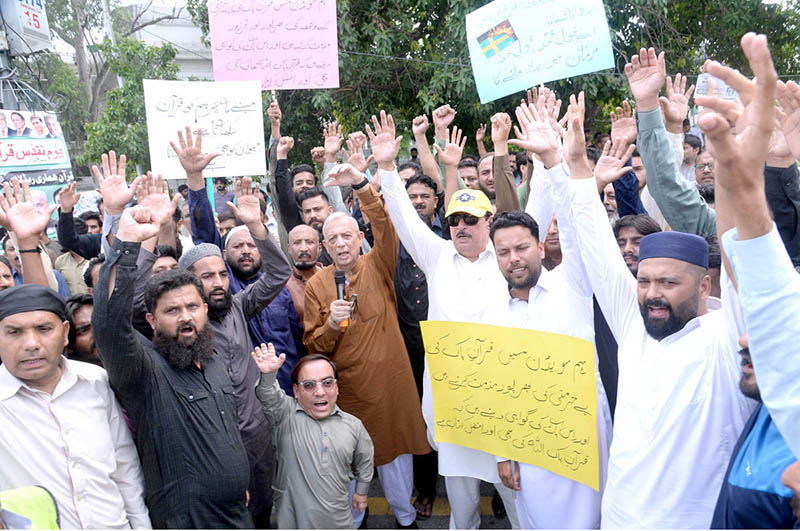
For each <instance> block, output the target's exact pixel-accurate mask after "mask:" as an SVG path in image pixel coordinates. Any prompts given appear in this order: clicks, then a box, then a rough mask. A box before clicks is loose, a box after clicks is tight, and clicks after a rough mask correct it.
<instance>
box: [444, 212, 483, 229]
mask: <svg viewBox="0 0 800 531" xmlns="http://www.w3.org/2000/svg"><path fill="white" fill-rule="evenodd" d="M479 219H481V218H479V217H478V216H473V215H472V214H451V215H450V217H448V218H447V223H448V225H450V226H451V227H457V226H458V224H459V223H461V220H464V225H467V226H468V227H473V226H475V225H477V224H478V220H479Z"/></svg>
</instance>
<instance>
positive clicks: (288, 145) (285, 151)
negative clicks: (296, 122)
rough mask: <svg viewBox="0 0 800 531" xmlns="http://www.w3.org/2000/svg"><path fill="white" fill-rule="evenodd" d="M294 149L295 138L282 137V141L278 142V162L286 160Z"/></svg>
mask: <svg viewBox="0 0 800 531" xmlns="http://www.w3.org/2000/svg"><path fill="white" fill-rule="evenodd" d="M293 147H294V138H292V137H290V136H282V137H281V139H280V140H278V149H277V151H278V155H277V158H278V160H283V159H285V158H286V157H287V156H288V155H289V152H290V151H291V150H292V148H293Z"/></svg>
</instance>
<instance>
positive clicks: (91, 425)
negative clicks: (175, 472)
mask: <svg viewBox="0 0 800 531" xmlns="http://www.w3.org/2000/svg"><path fill="white" fill-rule="evenodd" d="M61 366H62V375H61V380H60V381H59V382H58V384H57V385H56V388H55V390H54V391H53V394H52V395H50V394H47V393H45V392H44V391H40V390H37V389H33V388H31V387H29V386H28V385H26V384H25V383H24V382H22V381H21V380H19V379H17V378H16V377H14V376H13V375H12V374H11V373H10V372H8V369H7V368H6V366H5V365H3V366H0V425H1V426H2V429H0V454H1V455H2V456H3V457H2V458H0V490H7V489H15V488H19V487H25V486H29V485H41V486H42V487H45V488H46V489H47V490H48V491H49V492H50V493H51V494H52V495H53V497H54V499H55V500H56V503H57V504H58V512H59V514H60V516H61V526H62V528H64V529H79V528H108V529H129V528H135V529H138V528H150V518H149V517H148V514H147V507H146V506H145V504H144V497H143V490H144V486H143V479H142V469H141V466H140V464H139V457H138V456H137V455H136V448H135V447H134V445H133V439H132V438H131V434H130V432H129V431H128V426H127V424H126V423H125V417H124V416H123V414H122V409H121V408H120V406H119V404H118V403H117V400H116V399H115V398H114V394H113V393H112V392H111V388H110V387H109V385H108V377H107V375H106V372H105V371H104V370H103V369H101V368H99V367H96V366H94V365H89V364H86V363H81V362H78V361H72V360H68V359H66V358H62V359H61Z"/></svg>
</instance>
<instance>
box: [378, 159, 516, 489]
mask: <svg viewBox="0 0 800 531" xmlns="http://www.w3.org/2000/svg"><path fill="white" fill-rule="evenodd" d="M379 175H380V179H381V190H382V191H383V194H384V197H385V198H386V208H387V209H388V211H389V215H390V217H391V218H392V224H393V225H394V228H395V230H396V231H397V234H398V235H399V236H400V241H401V242H402V243H403V246H404V248H405V249H406V251H408V254H409V255H411V257H412V258H413V259H414V262H416V264H417V266H419V268H420V269H421V270H422V272H423V273H425V276H426V277H427V281H428V319H430V320H436V321H464V322H474V323H485V322H492V321H493V319H492V315H491V314H492V311H496V308H497V306H496V305H495V304H493V301H496V300H497V297H498V293H503V292H504V291H505V290H506V288H507V285H508V284H507V283H506V280H505V278H503V275H502V273H500V269H499V268H498V267H497V258H496V256H495V252H494V246H493V245H492V243H491V242H489V243H488V244H487V245H486V250H484V251H483V252H482V253H481V254H480V256H479V257H478V259H477V260H476V261H474V262H472V261H470V260H468V259H467V258H464V257H463V256H461V255H460V254H459V253H458V251H456V248H455V246H454V244H453V242H452V241H447V240H443V239H442V238H440V237H439V236H437V235H436V234H434V232H433V231H431V230H430V229H429V228H428V226H427V225H425V222H424V221H422V220H421V219H420V217H419V214H417V211H416V210H415V209H414V207H413V206H412V205H411V200H410V199H409V198H408V193H407V192H406V189H405V187H404V186H403V183H402V182H401V181H400V176H399V175H398V174H397V171H392V172H387V171H383V170H381V171H379ZM422 415H423V417H424V418H425V423H426V424H427V426H428V442H429V443H430V444H431V446H433V447H434V448H436V447H437V446H438V450H439V473H440V474H441V475H443V476H467V477H474V478H479V479H482V480H484V481H489V482H491V483H499V482H500V476H499V475H498V473H497V462H496V461H495V458H494V456H493V455H491V454H488V453H486V452H481V451H480V450H475V449H473V448H467V447H465V446H458V445H455V444H450V443H438V444H437V443H436V442H435V441H434V425H435V422H434V416H433V388H432V386H431V379H430V372H429V370H428V363H427V360H426V362H425V373H424V382H423V389H422Z"/></svg>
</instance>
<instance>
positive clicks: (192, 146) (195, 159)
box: [169, 125, 220, 190]
mask: <svg viewBox="0 0 800 531" xmlns="http://www.w3.org/2000/svg"><path fill="white" fill-rule="evenodd" d="M185 133H186V136H185V138H184V133H183V132H181V131H180V130H179V131H178V144H179V145H180V148H179V147H178V145H176V144H175V142H173V141H171V140H170V142H169V145H170V147H171V148H172V150H173V151H174V152H175V153H176V154H177V155H178V160H179V161H180V163H181V166H183V170H184V171H185V172H186V178H187V179H188V180H189V181H190V182H189V187H191V188H192V189H193V190H199V188H196V187H195V186H192V183H193V182H194V183H196V184H200V185H202V186H203V187H205V183H204V182H203V181H202V178H203V170H204V169H206V166H208V165H209V164H210V163H211V161H212V160H214V159H215V158H217V157H218V156H219V155H220V154H219V153H210V154H208V155H206V154H205V153H203V130H202V129H200V128H198V129H197V135H195V138H194V141H192V130H191V128H190V127H189V126H188V125H187V126H186V131H185ZM198 178H199V179H200V180H199V181H198Z"/></svg>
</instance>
